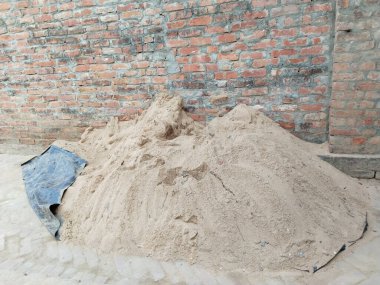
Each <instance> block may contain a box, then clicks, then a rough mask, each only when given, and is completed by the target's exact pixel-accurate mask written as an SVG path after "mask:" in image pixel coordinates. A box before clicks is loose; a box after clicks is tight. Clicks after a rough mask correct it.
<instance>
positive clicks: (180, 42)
mask: <svg viewBox="0 0 380 285" xmlns="http://www.w3.org/2000/svg"><path fill="white" fill-rule="evenodd" d="M167 45H168V47H184V46H187V45H189V41H187V40H181V39H173V40H168V41H167Z"/></svg>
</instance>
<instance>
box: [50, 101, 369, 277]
mask: <svg viewBox="0 0 380 285" xmlns="http://www.w3.org/2000/svg"><path fill="white" fill-rule="evenodd" d="M56 144H57V145H59V146H62V147H64V148H66V149H68V150H71V151H74V152H76V153H77V154H78V155H80V156H82V157H83V158H84V159H86V160H88V162H89V165H88V167H87V168H86V169H85V171H84V172H83V173H82V175H81V176H80V177H78V179H77V181H76V182H75V184H74V185H73V186H72V187H71V188H69V190H68V191H67V193H66V194H65V196H64V198H63V204H62V206H61V207H60V210H59V211H60V215H61V216H63V219H64V224H63V228H62V239H64V240H71V241H73V242H76V243H79V244H85V245H87V246H91V247H94V248H98V249H99V250H100V251H103V252H120V253H123V254H128V255H142V256H152V257H155V258H158V259H162V260H186V261H189V262H191V263H195V262H197V263H200V264H203V265H204V266H208V267H212V268H218V269H220V268H222V269H223V270H236V269H247V270H263V269H270V270H282V269H292V268H297V269H307V270H308V269H310V268H311V267H313V266H315V267H320V266H321V265H323V264H325V263H326V262H327V261H328V260H330V259H331V258H332V257H333V256H334V255H335V254H336V252H337V251H338V250H339V249H340V248H341V247H342V245H343V244H347V242H349V241H352V240H355V239H357V238H359V237H360V236H361V234H362V232H363V227H364V224H365V221H366V210H365V209H366V195H365V194H364V193H363V192H362V191H363V190H362V188H361V187H360V185H359V184H358V183H357V182H356V181H355V180H354V179H352V178H350V177H348V176H346V175H345V174H343V173H341V172H339V171H338V170H336V169H335V168H333V167H332V166H330V165H329V164H327V163H325V162H323V161H321V160H320V159H319V158H318V157H317V156H316V155H314V154H313V153H312V152H311V151H310V144H308V143H305V142H303V141H301V140H300V139H298V138H296V137H294V136H293V135H291V134H290V133H288V132H287V131H285V130H283V129H282V128H281V127H279V126H278V125H277V124H276V123H274V122H273V121H271V120H270V119H269V118H267V117H265V116H264V115H263V114H262V113H260V112H258V111H256V110H254V108H252V107H248V106H245V105H239V106H237V107H236V108H235V109H234V110H232V111H231V112H230V113H228V114H227V115H226V116H224V117H222V118H216V119H214V120H213V121H212V122H210V123H209V124H208V125H207V126H206V127H205V126H203V125H200V124H198V123H196V122H194V121H193V120H192V119H191V118H190V117H188V116H187V115H186V113H185V112H184V111H183V110H182V101H181V99H180V98H178V97H169V96H161V97H158V98H157V99H156V101H155V102H154V103H153V104H152V105H151V107H150V108H149V109H148V110H147V111H145V112H144V113H143V114H142V115H141V116H140V117H138V118H137V119H135V120H133V121H129V122H123V123H119V122H117V120H115V119H114V120H112V121H111V122H110V123H109V124H108V126H107V127H106V128H105V129H98V130H91V129H89V130H88V131H86V132H85V133H84V134H83V136H82V139H81V141H80V142H79V143H69V142H62V141H60V142H57V143H56Z"/></svg>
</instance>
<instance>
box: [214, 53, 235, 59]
mask: <svg viewBox="0 0 380 285" xmlns="http://www.w3.org/2000/svg"><path fill="white" fill-rule="evenodd" d="M218 59H219V60H230V61H235V60H238V59H239V55H237V54H236V53H220V54H218Z"/></svg>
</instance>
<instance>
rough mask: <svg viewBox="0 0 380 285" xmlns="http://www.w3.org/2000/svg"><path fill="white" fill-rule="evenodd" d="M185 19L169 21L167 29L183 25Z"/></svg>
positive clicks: (179, 27) (178, 27)
mask: <svg viewBox="0 0 380 285" xmlns="http://www.w3.org/2000/svg"><path fill="white" fill-rule="evenodd" d="M185 25H186V21H183V20H182V21H175V22H169V23H168V24H167V27H168V29H181V28H183V27H185Z"/></svg>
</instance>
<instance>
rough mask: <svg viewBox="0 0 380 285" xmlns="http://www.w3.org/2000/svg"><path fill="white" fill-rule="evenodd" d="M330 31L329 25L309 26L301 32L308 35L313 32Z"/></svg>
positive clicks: (324, 32)
mask: <svg viewBox="0 0 380 285" xmlns="http://www.w3.org/2000/svg"><path fill="white" fill-rule="evenodd" d="M329 31H330V27H329V26H307V27H304V28H302V29H301V32H302V33H304V34H306V35H311V34H318V35H319V34H326V33H328V32H329Z"/></svg>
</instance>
